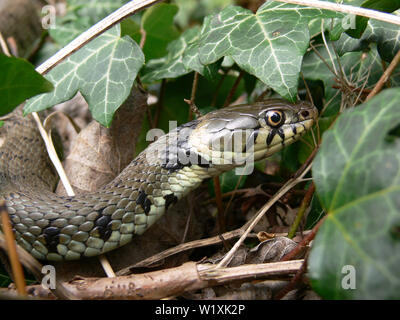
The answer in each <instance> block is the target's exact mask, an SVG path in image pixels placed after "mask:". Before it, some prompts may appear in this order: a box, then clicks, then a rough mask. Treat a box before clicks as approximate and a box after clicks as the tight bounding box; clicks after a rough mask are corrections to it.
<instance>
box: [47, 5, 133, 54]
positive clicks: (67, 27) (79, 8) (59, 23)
mask: <svg viewBox="0 0 400 320" xmlns="http://www.w3.org/2000/svg"><path fill="white" fill-rule="evenodd" d="M127 2H128V0H68V2H67V14H66V15H65V16H63V17H59V18H57V20H56V25H55V27H54V28H51V29H49V33H50V35H51V37H52V38H53V39H54V40H55V41H56V42H57V43H59V44H60V45H62V46H65V45H66V44H68V43H69V42H71V41H72V40H73V39H75V38H76V37H77V36H78V35H80V34H81V33H82V32H83V31H85V30H87V29H89V28H90V27H91V26H92V25H94V24H95V23H96V22H98V21H100V20H101V19H103V18H104V17H106V16H107V15H109V14H110V13H111V12H113V11H115V10H117V9H118V8H120V7H121V6H122V5H124V4H125V3H127Z"/></svg>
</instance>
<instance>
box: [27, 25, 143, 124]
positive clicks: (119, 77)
mask: <svg viewBox="0 0 400 320" xmlns="http://www.w3.org/2000/svg"><path fill="white" fill-rule="evenodd" d="M143 63H144V56H143V53H142V51H141V50H140V48H139V46H138V45H137V44H136V42H135V41H133V40H132V39H131V38H130V37H128V36H125V37H122V38H121V37H120V26H119V25H117V26H115V27H114V28H112V29H110V30H109V31H107V32H105V33H104V34H102V35H100V36H99V37H97V38H95V39H94V40H92V41H91V42H90V43H88V44H87V45H86V46H84V47H82V48H81V49H80V50H78V51H77V52H75V53H74V54H73V55H71V56H70V57H69V58H67V59H66V60H65V61H63V62H62V63H60V64H59V65H58V66H56V67H55V68H54V69H52V70H51V71H50V72H49V73H48V74H47V75H46V76H45V77H46V78H47V79H48V80H50V81H51V82H52V83H53V84H54V86H55V88H56V89H55V90H54V91H53V92H51V93H47V94H42V95H39V96H37V97H34V98H32V99H30V100H28V102H27V103H26V105H25V109H24V111H25V113H30V112H33V111H40V110H44V109H46V108H49V107H51V106H53V105H55V104H58V103H61V102H64V101H66V100H69V99H71V98H72V97H73V96H74V95H75V94H76V93H77V92H78V91H80V92H81V93H82V95H83V96H84V97H85V99H86V101H87V102H88V104H89V108H90V111H91V112H92V115H93V118H94V119H96V120H97V121H98V122H100V123H101V124H102V125H104V126H109V125H110V124H111V121H112V118H113V115H114V112H115V111H116V110H117V109H118V108H119V106H120V105H121V104H122V103H123V102H124V101H125V99H126V98H127V97H128V95H129V93H130V91H131V87H132V85H133V81H134V80H135V78H136V75H137V73H138V71H139V69H140V68H141V67H142V65H143Z"/></svg>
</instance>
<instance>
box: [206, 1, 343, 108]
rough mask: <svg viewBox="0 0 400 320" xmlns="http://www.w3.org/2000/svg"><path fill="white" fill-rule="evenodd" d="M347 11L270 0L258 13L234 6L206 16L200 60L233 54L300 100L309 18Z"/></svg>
mask: <svg viewBox="0 0 400 320" xmlns="http://www.w3.org/2000/svg"><path fill="white" fill-rule="evenodd" d="M318 17H320V18H340V17H343V15H342V14H340V13H336V12H333V11H327V10H319V9H315V8H309V7H302V6H297V5H292V4H283V3H278V2H274V1H268V2H266V3H265V4H264V5H262V6H261V7H260V8H259V9H258V11H257V13H255V14H253V13H252V12H251V11H249V10H247V9H243V8H241V7H237V6H231V7H228V8H226V9H224V10H222V11H221V12H220V13H219V14H217V15H215V16H214V17H213V18H212V19H209V20H206V21H205V25H204V28H203V32H202V35H201V39H200V52H199V54H200V61H201V63H202V64H210V63H213V62H215V61H217V60H219V59H220V58H221V57H223V56H230V57H231V58H232V59H233V60H234V61H235V62H236V63H237V64H238V65H239V67H241V68H242V69H244V70H245V71H247V72H248V73H250V74H253V75H255V76H256V77H258V78H259V79H260V80H262V81H263V82H264V83H265V84H267V85H269V86H270V87H272V88H273V89H274V90H276V91H277V92H278V93H279V94H280V95H282V96H283V97H285V98H287V99H289V100H292V101H293V100H295V98H296V93H297V84H298V77H299V72H300V67H301V61H302V58H303V55H304V53H305V52H306V50H307V48H308V44H309V39H310V36H309V30H308V22H309V21H310V20H311V19H315V18H318Z"/></svg>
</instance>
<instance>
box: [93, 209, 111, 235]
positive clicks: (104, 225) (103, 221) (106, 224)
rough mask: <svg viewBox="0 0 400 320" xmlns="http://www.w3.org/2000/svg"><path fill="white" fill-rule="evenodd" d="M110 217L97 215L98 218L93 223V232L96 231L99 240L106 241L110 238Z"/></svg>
mask: <svg viewBox="0 0 400 320" xmlns="http://www.w3.org/2000/svg"><path fill="white" fill-rule="evenodd" d="M110 222H111V216H109V215H102V214H101V213H100V214H99V216H98V218H97V219H96V220H95V221H94V225H95V227H94V228H93V231H98V233H99V235H100V238H101V239H103V240H104V241H107V240H108V238H110V236H111V233H112V230H111V223H110Z"/></svg>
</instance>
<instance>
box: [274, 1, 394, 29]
mask: <svg viewBox="0 0 400 320" xmlns="http://www.w3.org/2000/svg"><path fill="white" fill-rule="evenodd" d="M276 1H278V2H285V3H292V4H298V5H301V6H308V7H313V8H320V9H327V10H332V11H336V12H342V13H349V14H354V15H357V16H362V17H366V18H372V19H376V20H380V21H384V22H389V23H393V24H396V25H400V17H399V16H396V15H394V14H388V13H384V12H380V11H377V10H372V9H366V8H359V7H355V6H350V5H346V4H338V3H332V2H326V1H318V0H276Z"/></svg>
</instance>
